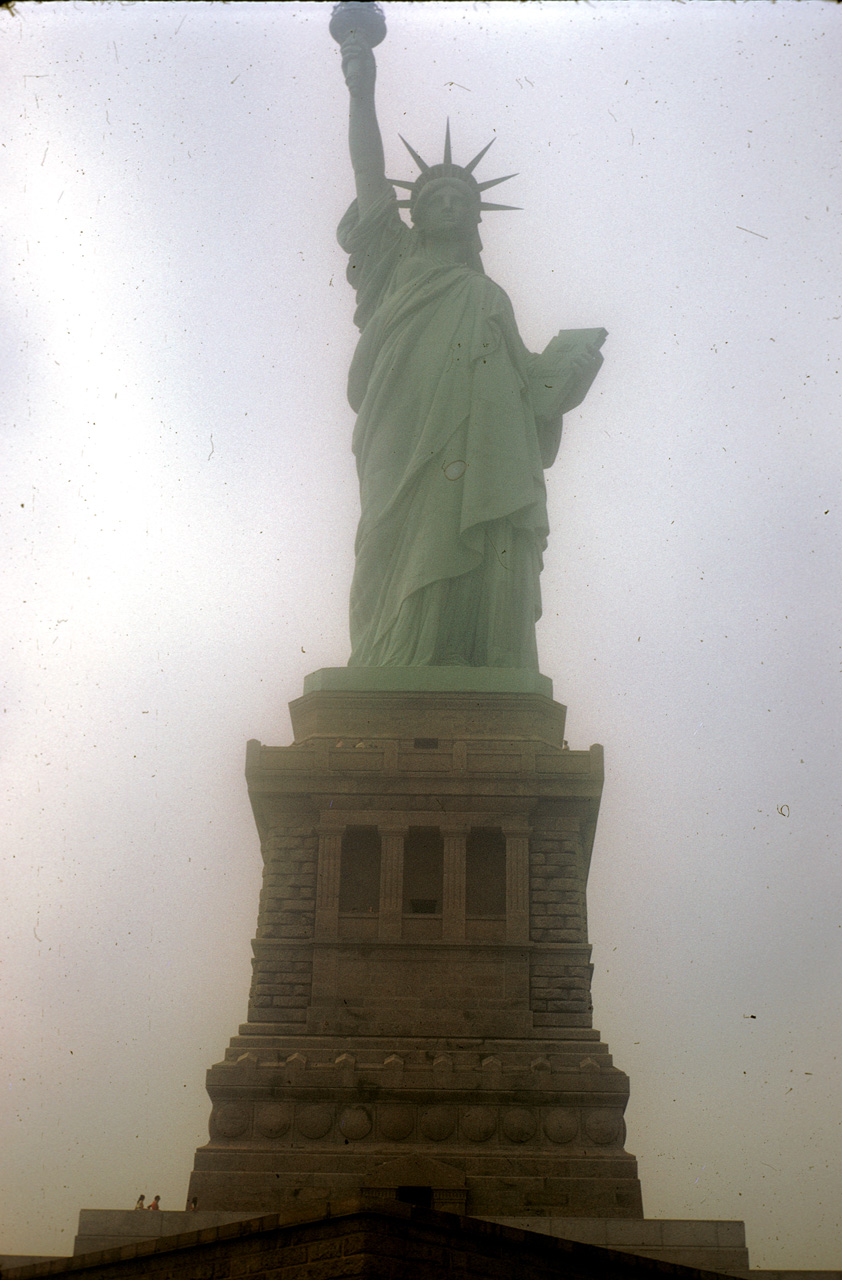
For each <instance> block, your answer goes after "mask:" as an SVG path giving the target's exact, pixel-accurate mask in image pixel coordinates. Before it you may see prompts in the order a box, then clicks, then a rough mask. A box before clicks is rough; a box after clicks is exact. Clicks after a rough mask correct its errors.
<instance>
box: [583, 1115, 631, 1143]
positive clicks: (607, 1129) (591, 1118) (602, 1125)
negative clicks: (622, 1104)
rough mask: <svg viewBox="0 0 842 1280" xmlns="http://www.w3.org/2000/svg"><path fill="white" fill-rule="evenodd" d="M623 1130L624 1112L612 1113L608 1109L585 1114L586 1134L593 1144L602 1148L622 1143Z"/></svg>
mask: <svg viewBox="0 0 842 1280" xmlns="http://www.w3.org/2000/svg"><path fill="white" fill-rule="evenodd" d="M622 1128H623V1113H622V1111H612V1110H610V1109H609V1108H608V1107H606V1108H605V1109H604V1110H597V1111H586V1112H585V1133H586V1134H587V1135H588V1137H589V1138H590V1140H591V1142H596V1143H597V1144H598V1145H599V1146H601V1147H604V1146H608V1145H609V1144H610V1143H616V1142H621V1141H622V1138H621V1134H622Z"/></svg>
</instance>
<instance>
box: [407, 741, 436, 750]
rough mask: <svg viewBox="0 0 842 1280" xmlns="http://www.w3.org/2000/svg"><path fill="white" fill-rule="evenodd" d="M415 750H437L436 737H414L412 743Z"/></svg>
mask: <svg viewBox="0 0 842 1280" xmlns="http://www.w3.org/2000/svg"><path fill="white" fill-rule="evenodd" d="M412 745H413V747H414V748H415V750H416V751H438V749H439V740H438V738H415V739H414V740H413V743H412Z"/></svg>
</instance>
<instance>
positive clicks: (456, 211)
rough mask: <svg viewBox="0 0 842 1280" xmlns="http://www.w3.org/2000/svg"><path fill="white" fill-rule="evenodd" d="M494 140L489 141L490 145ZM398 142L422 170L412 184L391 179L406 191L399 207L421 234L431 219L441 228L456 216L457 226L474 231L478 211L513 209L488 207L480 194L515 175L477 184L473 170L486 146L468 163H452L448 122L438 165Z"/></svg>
mask: <svg viewBox="0 0 842 1280" xmlns="http://www.w3.org/2000/svg"><path fill="white" fill-rule="evenodd" d="M493 141H494V139H493V138H492V140H491V142H493ZM401 142H402V143H403V144H404V146H405V147H406V149H407V151H408V152H409V154H410V155H411V156H412V158H413V160H414V161H415V163H416V164H417V165H418V168H419V169H420V170H421V173H420V175H419V176H418V177H417V178H416V180H415V181H414V182H402V181H400V180H399V179H396V178H393V179H391V181H392V182H393V184H394V186H396V187H404V188H405V189H406V190H407V191H409V193H410V194H409V198H408V199H407V200H399V201H398V204H399V205H401V206H402V207H403V208H405V209H409V212H410V215H411V217H412V221H413V222H414V224H415V226H416V227H418V229H419V230H421V231H428V230H429V229H430V228H429V225H428V224H429V221H430V219H431V218H434V219H435V220H436V222H438V223H440V224H441V225H442V226H444V225H445V223H446V222H447V221H448V220H449V219H451V218H456V217H458V219H459V222H460V226H463V225H464V226H466V227H467V229H468V230H472V229H475V228H476V226H477V224H478V223H479V221H480V219H481V211H482V210H483V209H513V208H515V207H516V206H515V205H511V204H490V203H489V202H488V201H487V200H483V198H482V193H483V191H485V190H486V189H487V188H488V187H496V186H497V184H498V182H505V181H506V180H507V179H508V178H513V177H514V176H515V175H514V174H513V173H509V174H507V175H506V177H504V178H491V179H489V181H487V182H477V180H476V178H475V177H474V169H475V168H476V166H477V165H478V164H479V162H480V160H481V159H482V157H483V156H484V155H485V153H486V151H487V150H488V147H490V146H491V142H489V144H488V146H486V147H483V149H482V151H480V153H479V154H478V155H476V156H474V158H473V160H472V161H471V162H470V164H467V165H465V166H464V167H463V166H462V165H458V164H454V163H453V161H452V159H451V155H450V121H448V123H447V131H446V133H445V137H444V160H443V161H442V163H441V164H433V165H430V164H427V162H426V161H425V160H422V159H421V157H420V156H419V154H418V152H417V151H414V150H413V149H412V147H411V146H410V145H409V143H408V142H407V140H406V138H401ZM446 209H449V213H447V214H445V210H446Z"/></svg>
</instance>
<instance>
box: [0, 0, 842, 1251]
mask: <svg viewBox="0 0 842 1280" xmlns="http://www.w3.org/2000/svg"><path fill="white" fill-rule="evenodd" d="M388 10H389V12H388V20H389V26H390V33H389V35H388V37H387V40H386V43H385V44H384V45H383V46H382V48H381V50H380V51H379V65H380V75H379V106H380V114H381V120H382V124H383V131H384V137H385V142H386V148H387V164H388V170H389V173H390V175H392V176H395V177H413V176H414V174H415V170H414V166H413V165H412V162H411V161H410V158H409V156H408V155H406V154H405V152H404V150H403V147H402V146H401V144H400V142H399V141H398V137H397V134H398V132H399V131H400V132H401V133H403V134H404V135H405V136H406V137H408V139H409V141H410V142H412V144H413V145H414V146H415V147H416V148H418V149H419V150H420V151H421V154H422V155H424V156H427V157H430V156H431V157H432V158H433V159H434V160H437V159H438V158H439V156H438V154H437V153H438V152H439V151H440V149H441V146H442V141H443V135H444V125H445V119H446V118H447V117H448V116H449V117H450V120H451V129H452V133H453V142H454V156H455V159H456V160H457V161H459V160H463V161H464V160H465V159H466V158H467V157H470V156H472V155H474V154H475V153H476V152H477V151H478V150H479V149H480V147H482V146H483V145H484V144H485V143H486V142H487V141H488V139H489V138H490V137H491V136H495V137H496V138H497V142H496V144H495V146H494V148H493V149H492V152H491V153H490V154H489V156H488V157H487V158H486V160H485V161H484V162H483V164H482V166H481V170H480V176H481V177H494V176H497V175H498V174H502V173H510V172H512V171H514V170H518V171H519V173H520V176H519V177H518V178H517V179H515V180H514V181H512V182H510V183H509V184H507V186H506V188H505V192H506V197H505V199H506V202H507V203H512V204H517V205H522V206H523V212H520V213H498V214H493V213H489V214H487V215H486V218H485V220H484V222H483V225H482V234H483V240H484V243H485V255H484V256H485V265H486V270H487V271H488V273H489V274H490V275H491V276H492V277H493V278H494V279H495V280H497V281H499V282H500V283H501V284H502V285H503V286H504V287H505V288H506V289H507V290H508V291H509V293H510V295H511V297H512V300H513V303H514V306H515V311H516V314H517V316H518V318H519V323H520V327H521V331H522V333H523V336H524V338H525V340H526V342H527V343H528V344H529V345H531V347H532V348H533V349H539V348H540V347H543V346H544V344H545V343H546V341H547V340H548V339H549V337H550V336H551V335H552V334H553V333H554V332H555V331H556V330H557V329H559V328H574V327H580V326H581V327H585V326H588V327H590V326H596V325H604V326H605V327H606V328H607V329H608V330H609V333H610V337H609V339H608V341H607V343H606V345H605V349H604V351H605V356H606V364H605V368H604V370H603V371H602V373H601V374H600V377H599V379H598V381H597V383H596V385H595V387H594V389H593V391H592V392H591V394H590V396H589V397H588V400H587V402H586V404H585V405H584V406H583V407H582V408H581V409H580V410H577V411H576V412H575V413H573V414H571V415H570V416H569V418H568V420H567V422H566V426H565V437H564V440H563V442H562V448H561V454H560V457H559V460H558V462H557V463H556V465H555V467H554V468H553V470H552V472H550V473H549V476H548V484H549V492H550V515H551V520H552V525H553V532H552V535H551V542H550V548H549V551H548V555H547V559H546V566H547V567H546V570H545V573H544V577H543V591H544V610H545V612H544V618H543V621H542V622H541V624H540V627H539V652H540V655H541V667H542V670H543V671H544V672H545V673H546V674H547V675H549V676H551V677H552V679H553V681H554V684H555V692H556V697H557V698H558V699H559V700H560V701H562V702H564V703H566V704H567V705H568V706H569V717H568V737H569V739H570V742H571V746H573V747H574V748H586V747H587V746H589V745H590V743H592V742H595V741H598V742H602V743H603V744H604V745H605V749H606V763H607V779H606V790H605V799H604V803H603V809H602V815H601V818H600V827H599V830H598V832H597V845H596V851H595V855H594V866H593V871H592V876H591V883H590V892H589V901H590V916H591V930H592V938H593V943H594V961H595V966H596V972H595V1007H596V1014H595V1020H596V1024H597V1025H598V1026H599V1028H600V1029H601V1031H602V1032H603V1034H604V1036H605V1037H606V1038H607V1040H608V1042H609V1044H610V1047H611V1049H612V1050H613V1052H614V1054H615V1057H616V1061H617V1063H618V1065H619V1066H620V1067H622V1068H623V1069H624V1070H625V1071H627V1072H628V1073H629V1074H630V1076H631V1082H632V1101H631V1104H630V1107H629V1112H628V1117H627V1118H628V1127H629V1139H628V1149H629V1150H630V1151H633V1152H634V1153H635V1154H636V1155H637V1156H638V1158H639V1161H640V1169H641V1177H642V1182H643V1193H644V1205H645V1210H646V1213H647V1216H649V1217H699V1218H715V1217H722V1218H745V1219H746V1222H747V1227H748V1233H749V1245H750V1248H751V1256H752V1262H753V1264H754V1265H755V1266H767V1267H787V1266H789V1267H797V1266H800V1267H840V1266H842V1243H840V1234H839V1214H840V1210H839V1188H840V1177H839V1173H840V1171H839V1153H840V1132H839V1130H840V1120H842V1106H840V1092H839V1074H840V1073H839V1063H838V1060H837V1059H838V1055H839V1051H840V1018H839V986H840V937H841V936H842V911H840V867H839V862H840V852H839V848H840V846H839V834H840V832H839V827H840V824H839V790H840V789H839V785H838V776H839V760H838V744H837V729H836V726H837V724H838V722H839V718H840V717H839V712H840V706H839V702H840V691H839V690H840V657H841V656H842V655H840V642H839V636H840V603H839V602H840V589H839V575H838V562H839V561H838V548H839V532H840V520H839V512H840V488H839V484H840V448H839V427H838V418H839V384H840V375H839V354H840V333H842V320H840V315H842V302H840V297H839V293H838V288H839V281H840V279H842V260H841V259H842V234H841V233H842V222H841V221H840V214H841V213H842V204H841V203H840V187H839V181H840V160H839V156H840V137H839V134H840V123H839V121H840V112H839V97H840V94H839V88H840V72H839V68H840V67H842V12H840V8H839V6H837V5H835V4H825V3H820V2H814V3H801V4H794V3H790V4H776V5H773V4H768V3H748V4H732V3H719V2H717V0H710V2H709V0H705V2H703V3H702V2H699V3H690V4H672V3H660V2H657V0H656V2H654V3H652V2H646V3H635V2H631V3H594V4H589V5H586V4H575V5H574V4H569V3H561V4H531V5H522V4H511V3H502V4H460V3H450V4H446V5H445V4H432V5H431V4H391V5H389V6H388ZM327 18H328V6H327V5H323V4H272V3H260V4H213V3H210V4H206V3H201V2H198V3H162V4H158V3H144V4H137V5H118V4H109V5H100V4H90V3H87V4H67V3H56V4H51V3H47V4H41V5H36V4H19V5H18V6H17V9H16V11H15V12H14V13H10V12H9V11H8V10H4V11H2V12H0V40H2V49H3V62H4V64H5V70H4V73H3V82H2V87H0V105H2V116H3V119H4V121H5V123H6V131H5V135H6V136H5V142H4V143H3V145H2V147H0V160H1V161H2V165H3V169H4V171H5V175H6V176H5V178H4V182H3V189H4V192H5V197H4V200H3V202H2V203H3V208H2V212H0V217H1V218H2V221H3V234H2V238H1V239H0V245H2V248H1V249H0V252H1V253H2V258H3V273H2V276H3V280H4V281H5V282H7V283H6V284H5V285H4V288H3V291H2V295H0V305H1V306H2V317H3V330H2V331H3V333H4V339H5V340H4V342H3V344H2V356H0V358H2V365H3V369H2V376H1V377H0V381H2V424H3V437H4V450H5V457H4V461H3V463H2V476H3V480H2V486H3V488H2V496H3V507H2V517H3V518H2V528H3V531H4V534H5V542H4V548H3V557H4V566H5V570H6V572H5V575H4V577H5V588H4V602H3V606H2V617H3V621H4V629H5V630H6V631H7V632H8V641H7V645H6V647H5V660H4V663H3V668H4V671H3V674H4V679H5V690H4V696H3V713H4V714H3V720H4V727H5V733H4V754H3V790H2V797H3V802H4V824H3V859H4V864H3V865H4V877H5V879H4V883H5V885H6V886H7V890H6V892H7V896H8V898H9V900H10V902H11V904H12V906H13V909H12V910H11V911H7V912H6V913H5V916H4V929H3V944H4V951H5V956H4V962H3V972H2V983H3V985H2V1001H3V1010H4V1036H3V1047H4V1050H5V1053H4V1060H5V1070H6V1071H7V1073H8V1083H7V1085H5V1084H4V1093H5V1096H6V1098H7V1104H6V1105H5V1106H4V1108H3V1110H2V1116H0V1125H2V1131H0V1144H2V1150H3V1168H4V1171H5V1172H4V1181H3V1184H2V1189H0V1205H2V1209H0V1217H2V1227H3V1230H2V1235H0V1250H5V1251H18V1252H38V1251H44V1252H55V1253H62V1252H68V1251H69V1250H70V1248H71V1244H72V1236H73V1234H74V1230H75V1221H76V1216H77V1214H78V1210H79V1208H80V1207H104V1208H127V1207H131V1206H132V1205H133V1204H134V1202H135V1199H136V1198H137V1195H138V1194H139V1193H140V1192H141V1191H142V1192H145V1193H146V1195H147V1196H148V1197H151V1196H152V1195H154V1194H156V1193H159V1194H160V1195H161V1196H162V1205H163V1207H164V1208H181V1207H183V1204H184V1197H185V1194H186V1189H187V1178H188V1173H189V1170H190V1168H191V1166H192V1157H193V1151H194V1149H195V1147H196V1146H197V1145H198V1144H200V1143H202V1142H203V1141H205V1140H206V1139H205V1135H206V1132H207V1130H206V1122H207V1116H208V1113H209V1103H208V1100H207V1097H206V1095H205V1093H204V1086H203V1080H204V1072H205V1069H206V1067H207V1066H209V1065H210V1063H211V1062H213V1061H216V1060H218V1059H219V1058H220V1057H221V1055H222V1053H223V1051H224V1048H225V1045H226V1043H227V1041H228V1039H229V1037H230V1036H231V1035H232V1034H234V1033H235V1032H236V1030H237V1026H238V1024H239V1023H240V1022H241V1021H242V1020H243V1019H244V1017H245V1011H246V993H247V988H248V980H249V958H250V946H249V942H250V938H251V936H252V933H253V929H254V921H255V918H256V910H257V895H258V888H259V881H260V857H259V850H258V843H257V837H256V834H255V830H254V824H253V821H252V819H251V815H250V811H249V807H248V802H247V798H246V793H245V786H244V782H243V779H242V768H243V762H244V752H245V742H246V740H247V739H248V738H250V737H256V738H260V739H261V740H262V741H265V742H269V743H285V742H288V741H289V737H290V729H289V723H288V718H287V712H286V703H287V702H288V701H289V700H290V699H292V698H294V697H296V696H297V695H298V694H299V693H300V691H301V683H302V679H303V676H304V675H305V674H306V673H307V672H308V671H312V670H314V669H316V668H318V667H320V666H328V665H340V664H342V663H344V661H345V660H346V658H347V653H348V640H347V624H346V607H347V594H348V586H349V582H350V574H351V568H352V542H353V534H354V526H355V520H356V513H357V498H356V492H355V476H354V470H353V464H352V458H351V455H350V450H349V440H350V431H351V426H352V418H351V413H350V410H349V409H348V407H347V404H346V403H345V399H344V378H345V371H346V367H347V364H348V360H349V358H350V354H351V351H352V349H353V343H354V331H353V329H352V325H351V315H352V307H353V297H352V294H351V291H350V289H349V288H348V286H347V285H346V283H345V280H344V274H343V273H344V261H343V258H342V255H341V253H340V251H339V249H338V247H337V246H336V244H335V242H334V238H333V236H334V227H335V224H336V222H337V221H338V219H339V217H340V215H341V213H342V212H343V210H344V208H345V205H346V203H347V202H348V200H349V199H350V197H351V194H352V190H351V186H352V184H351V174H350V168H349V164H348V160H347V155H346V144H345V127H346V126H345V118H346V110H347V107H346V91H345V87H344V84H343V83H342V79H341V75H340V71H339V55H338V48H337V46H336V45H335V44H334V43H333V42H332V41H331V39H330V38H329V36H328V33H327V29H326V24H327ZM501 199H502V196H501Z"/></svg>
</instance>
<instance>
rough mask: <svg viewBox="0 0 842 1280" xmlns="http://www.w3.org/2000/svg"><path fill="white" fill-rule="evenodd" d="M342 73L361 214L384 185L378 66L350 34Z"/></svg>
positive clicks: (361, 42)
mask: <svg viewBox="0 0 842 1280" xmlns="http://www.w3.org/2000/svg"><path fill="white" fill-rule="evenodd" d="M342 73H343V75H344V76H345V83H346V84H347V86H348V91H349V93H350V95H351V115H350V123H349V130H348V144H349V147H350V151H351V164H352V165H353V168H354V180H355V182H356V185H357V200H358V201H359V206H360V213H361V214H364V213H365V212H366V211H367V210H368V209H369V208H370V207H371V205H372V204H373V203H374V201H375V200H376V199H377V197H378V196H379V195H380V193H381V192H382V190H383V187H384V185H385V183H386V166H385V161H384V159H383V142H382V139H381V137H380V126H379V125H378V123H377V114H376V112H375V109H374V82H375V79H376V76H377V66H376V63H375V61H374V53H373V52H372V50H371V48H370V46H369V45H368V44H366V42H365V41H364V40H361V39H360V37H359V36H357V35H356V34H353V33H352V34H351V35H349V36H348V38H347V39H346V40H343V42H342Z"/></svg>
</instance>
